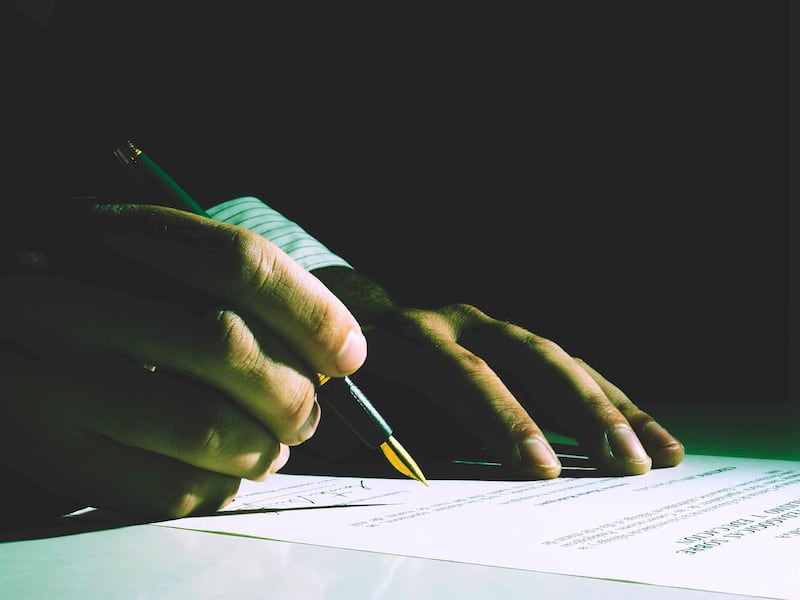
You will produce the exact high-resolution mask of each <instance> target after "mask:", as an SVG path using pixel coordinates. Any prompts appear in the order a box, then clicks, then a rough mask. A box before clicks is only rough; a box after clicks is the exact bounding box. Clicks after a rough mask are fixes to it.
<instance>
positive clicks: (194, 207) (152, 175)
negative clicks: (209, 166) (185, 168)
mask: <svg viewBox="0 0 800 600" xmlns="http://www.w3.org/2000/svg"><path fill="white" fill-rule="evenodd" d="M114 155H115V156H116V157H117V158H118V159H119V161H120V162H121V163H122V166H123V167H124V168H125V170H126V171H127V173H128V175H130V176H131V177H132V179H133V180H134V182H135V183H136V185H137V187H138V188H139V190H140V191H141V192H142V194H143V195H144V197H145V198H146V199H147V201H148V202H155V203H157V204H159V205H161V206H169V207H172V208H178V209H180V210H185V211H187V212H191V213H194V214H196V215H202V216H204V217H207V216H208V214H207V213H206V211H205V210H204V209H203V207H201V206H200V205H199V204H198V203H197V202H195V201H194V198H192V197H191V196H190V195H189V194H187V193H186V192H185V191H184V190H183V188H181V186H179V185H178V184H177V183H176V182H175V180H174V179H172V177H170V176H169V175H168V174H167V173H166V172H165V171H164V170H163V169H162V168H161V167H159V166H158V165H157V164H156V163H154V162H153V161H152V159H151V158H150V157H149V156H147V155H146V154H145V153H144V152H142V151H141V150H140V149H139V148H138V147H137V146H136V145H135V144H134V143H133V142H130V141H129V142H127V144H125V145H123V146H119V147H117V148H116V149H115V151H114Z"/></svg>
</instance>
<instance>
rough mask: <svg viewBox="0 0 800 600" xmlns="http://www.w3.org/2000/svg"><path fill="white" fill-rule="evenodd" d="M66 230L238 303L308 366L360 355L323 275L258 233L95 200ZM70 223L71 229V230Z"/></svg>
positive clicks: (338, 368)
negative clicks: (313, 272)
mask: <svg viewBox="0 0 800 600" xmlns="http://www.w3.org/2000/svg"><path fill="white" fill-rule="evenodd" d="M80 212H82V213H84V218H83V219H80V220H78V221H77V222H75V223H71V224H70V225H71V226H72V228H73V229H72V231H71V233H72V234H73V235H76V234H77V235H81V234H82V233H85V234H86V235H87V236H88V237H90V238H92V237H97V236H99V241H100V244H101V246H103V247H105V248H107V249H109V250H111V251H113V252H115V253H118V254H121V255H123V256H124V257H126V258H128V259H131V260H133V261H135V262H137V263H140V264H143V265H145V266H147V267H149V268H152V269H154V270H156V271H158V272H160V273H162V274H164V275H167V276H168V277H170V278H173V279H175V280H177V281H180V282H182V283H184V284H187V285H189V286H190V287H192V288H194V289H197V290H199V291H202V292H204V293H208V294H212V295H213V296H215V297H217V298H219V299H221V300H223V302H226V303H230V304H231V305H232V306H233V307H236V308H241V309H244V310H245V311H246V312H247V313H249V314H251V315H253V316H254V317H256V318H257V319H258V320H259V321H260V322H261V323H263V324H264V325H266V326H267V327H268V328H269V329H270V330H271V331H273V332H275V333H276V334H277V335H278V336H279V337H281V338H282V339H283V340H284V341H285V342H286V343H287V344H288V345H289V346H290V347H291V348H292V349H293V350H294V351H295V352H296V353H297V354H298V355H299V356H300V357H301V358H302V359H304V360H305V361H306V362H307V363H308V364H309V366H310V367H312V368H314V369H316V370H317V371H319V372H321V373H324V374H326V375H331V376H343V375H348V374H350V373H352V372H353V371H355V370H356V369H358V367H360V366H361V364H362V363H363V362H364V360H365V358H366V340H365V339H364V336H363V334H362V332H361V327H360V326H359V324H358V322H357V321H356V319H355V317H354V316H353V315H352V314H351V313H350V311H349V310H348V309H347V308H346V307H345V305H344V304H343V303H342V302H341V301H340V300H339V299H338V298H337V297H336V296H335V295H334V294H333V293H332V292H331V291H330V290H328V289H327V288H326V287H325V286H324V285H323V284H322V282H320V281H319V280H318V279H317V278H316V277H314V276H313V275H311V274H310V273H309V272H307V271H306V270H305V269H303V268H302V267H301V266H300V265H299V264H297V263H296V262H295V261H294V260H292V259H291V258H290V257H289V256H288V255H287V254H286V253H285V252H284V251H283V250H281V249H280V248H279V247H278V246H276V245H275V244H273V243H271V242H270V241H268V240H267V239H265V238H263V237H262V236H260V235H258V234H256V233H253V232H251V231H249V230H247V229H244V228H242V227H237V226H234V225H229V224H225V223H220V222H217V221H214V220H212V219H208V218H206V217H201V216H197V215H193V214H190V213H186V212H184V211H180V210H176V209H172V208H165V207H160V206H151V205H94V206H92V207H90V208H89V209H88V210H85V211H80ZM75 229H77V230H78V231H77V232H76V231H75Z"/></svg>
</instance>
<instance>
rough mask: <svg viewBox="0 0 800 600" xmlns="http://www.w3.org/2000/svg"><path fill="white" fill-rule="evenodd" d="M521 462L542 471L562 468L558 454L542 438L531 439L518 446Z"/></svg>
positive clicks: (534, 437)
mask: <svg viewBox="0 0 800 600" xmlns="http://www.w3.org/2000/svg"><path fill="white" fill-rule="evenodd" d="M517 451H518V452H519V460H520V462H521V463H522V464H524V465H526V466H529V467H538V468H540V469H556V468H559V467H560V466H561V463H560V462H559V460H558V458H557V457H556V453H555V452H553V449H552V448H551V447H550V444H548V443H547V442H546V441H544V440H543V439H542V438H540V437H536V436H533V437H529V438H526V439H525V440H523V441H522V442H521V443H520V444H519V446H517Z"/></svg>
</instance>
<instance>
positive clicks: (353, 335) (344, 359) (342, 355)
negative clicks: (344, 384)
mask: <svg viewBox="0 0 800 600" xmlns="http://www.w3.org/2000/svg"><path fill="white" fill-rule="evenodd" d="M366 358H367V338H365V337H364V334H362V333H361V332H360V331H355V330H351V331H350V333H348V334H347V339H345V341H344V344H342V347H341V348H340V349H339V354H337V355H336V368H337V369H338V370H339V372H340V373H352V372H353V371H355V370H356V369H358V368H359V367H360V366H361V365H362V364H364V360H366Z"/></svg>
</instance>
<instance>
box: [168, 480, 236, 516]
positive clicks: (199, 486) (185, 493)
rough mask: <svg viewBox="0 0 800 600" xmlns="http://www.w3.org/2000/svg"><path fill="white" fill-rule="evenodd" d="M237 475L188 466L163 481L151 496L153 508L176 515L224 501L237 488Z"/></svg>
mask: <svg viewBox="0 0 800 600" xmlns="http://www.w3.org/2000/svg"><path fill="white" fill-rule="evenodd" d="M239 483H240V480H239V478H237V477H230V476H224V475H218V474H214V473H204V472H202V471H198V470H192V471H191V473H187V474H186V475H184V476H181V477H177V478H175V479H172V480H170V481H169V482H167V483H166V484H165V485H164V486H163V487H162V488H161V489H160V490H159V491H158V497H157V498H156V499H155V500H154V503H155V504H156V506H157V508H156V509H155V510H156V512H158V513H160V514H163V515H166V516H167V517H169V518H173V519H179V518H182V517H187V516H190V515H194V514H198V513H204V512H211V511H214V510H217V509H219V508H222V507H223V506H225V505H226V504H228V503H229V502H230V501H231V500H232V499H233V497H234V495H235V494H236V492H237V491H238V489H239Z"/></svg>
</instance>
